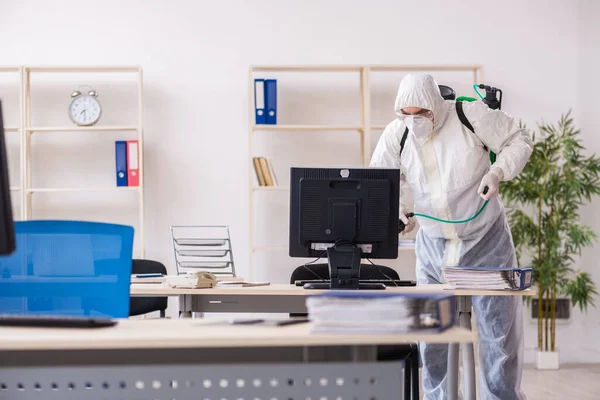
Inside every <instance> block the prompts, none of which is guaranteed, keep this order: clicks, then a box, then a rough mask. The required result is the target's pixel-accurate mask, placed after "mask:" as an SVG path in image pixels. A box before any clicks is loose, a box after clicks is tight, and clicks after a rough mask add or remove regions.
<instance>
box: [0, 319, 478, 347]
mask: <svg viewBox="0 0 600 400" xmlns="http://www.w3.org/2000/svg"><path fill="white" fill-rule="evenodd" d="M310 327H311V325H310V323H306V324H298V325H289V326H281V327H270V326H260V325H229V323H228V322H227V321H225V320H197V319H179V320H172V319H154V320H128V319H125V320H120V321H119V323H118V325H117V326H114V327H108V328H95V329H73V328H17V327H14V328H13V327H3V328H0V338H2V340H0V351H6V350H78V349H134V348H143V349H157V348H215V347H218V348H220V347H227V348H230V347H281V346H333V345H384V344H400V343H404V342H418V341H425V342H428V343H450V342H455V343H456V342H458V343H469V342H473V340H474V334H473V332H470V331H468V330H465V329H463V328H452V329H449V330H447V331H444V332H441V333H418V332H417V333H408V334H393V335H388V334H385V335H381V334H376V335H365V334H313V333H310V332H309V330H310Z"/></svg>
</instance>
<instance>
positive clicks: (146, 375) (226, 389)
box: [0, 319, 473, 400]
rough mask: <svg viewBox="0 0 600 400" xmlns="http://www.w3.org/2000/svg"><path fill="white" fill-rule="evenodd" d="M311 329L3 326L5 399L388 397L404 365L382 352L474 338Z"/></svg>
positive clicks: (196, 323) (0, 372) (216, 323)
mask: <svg viewBox="0 0 600 400" xmlns="http://www.w3.org/2000/svg"><path fill="white" fill-rule="evenodd" d="M310 328H311V325H310V324H300V325H290V326H284V327H265V326H230V325H229V324H228V323H227V322H226V321H220V320H198V319H176V320H169V319H158V320H123V321H120V322H119V324H118V325H117V326H116V327H110V328H99V329H50V328H0V337H2V340H1V341H0V398H2V399H4V398H10V399H15V400H22V399H44V400H55V399H61V400H68V399H82V398H85V399H100V398H102V399H104V398H111V399H112V398H127V399H133V398H145V399H155V398H160V399H165V398H169V399H170V398H177V399H178V400H186V399H198V398H202V399H207V398H211V399H228V400H232V399H255V398H261V399H284V400H287V399H289V398H294V399H300V398H302V399H305V398H308V397H310V398H312V399H322V398H328V399H335V398H340V397H342V398H356V399H361V400H362V399H372V398H377V399H386V398H390V393H397V394H398V397H399V396H400V393H401V386H402V384H401V381H402V378H401V374H400V373H398V371H399V370H400V368H401V366H400V363H399V362H387V361H386V362H377V361H376V359H375V357H374V355H375V353H376V352H375V350H376V347H377V346H379V345H386V344H387V345H393V344H400V343H404V342H415V341H426V342H428V343H470V342H472V341H473V333H472V332H469V331H467V330H465V329H461V328H452V329H450V330H447V331H445V332H441V333H407V334H393V335H379V334H378V335H354V334H353V335H349V334H345V335H337V334H312V333H310V332H309V331H310ZM273 348H277V351H273ZM325 352H331V354H328V355H327V356H324V355H323V354H324V353H325ZM332 354H334V356H333V357H332Z"/></svg>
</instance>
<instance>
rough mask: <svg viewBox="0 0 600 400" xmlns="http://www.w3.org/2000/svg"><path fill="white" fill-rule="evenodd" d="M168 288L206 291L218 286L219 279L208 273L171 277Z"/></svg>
mask: <svg viewBox="0 0 600 400" xmlns="http://www.w3.org/2000/svg"><path fill="white" fill-rule="evenodd" d="M166 283H167V286H170V287H174V288H182V289H204V288H212V287H215V286H216V285H217V277H216V276H215V275H213V274H211V273H210V272H208V271H198V272H188V273H187V274H185V275H178V276H169V277H168V278H167V281H166Z"/></svg>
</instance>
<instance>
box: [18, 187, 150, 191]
mask: <svg viewBox="0 0 600 400" xmlns="http://www.w3.org/2000/svg"><path fill="white" fill-rule="evenodd" d="M139 188H140V187H139V186H122V187H106V188H31V189H27V193H43V192H120V191H124V192H132V191H133V192H136V191H138V190H139Z"/></svg>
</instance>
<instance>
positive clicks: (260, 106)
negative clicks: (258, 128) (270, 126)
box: [254, 79, 267, 125]
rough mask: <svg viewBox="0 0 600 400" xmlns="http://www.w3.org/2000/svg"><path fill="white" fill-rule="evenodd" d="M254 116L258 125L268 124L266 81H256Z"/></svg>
mask: <svg viewBox="0 0 600 400" xmlns="http://www.w3.org/2000/svg"><path fill="white" fill-rule="evenodd" d="M254 114H255V120H256V124H257V125H259V124H266V123H267V114H266V112H265V80H264V79H255V80H254Z"/></svg>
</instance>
